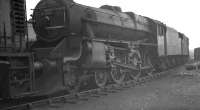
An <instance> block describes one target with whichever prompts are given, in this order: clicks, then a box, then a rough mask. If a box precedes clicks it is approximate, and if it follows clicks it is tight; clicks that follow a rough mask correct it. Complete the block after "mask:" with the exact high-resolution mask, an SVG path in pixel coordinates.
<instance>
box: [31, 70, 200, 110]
mask: <svg viewBox="0 0 200 110" xmlns="http://www.w3.org/2000/svg"><path fill="white" fill-rule="evenodd" d="M199 74H200V72H198V71H186V70H184V68H183V67H181V68H178V69H177V70H176V72H173V74H172V75H169V76H167V77H165V78H161V79H157V80H155V81H151V82H148V83H145V84H142V85H140V86H136V87H133V88H129V89H126V90H123V91H120V92H117V93H111V94H109V95H108V96H102V97H100V98H89V100H88V101H79V102H77V104H66V103H65V104H56V105H54V106H45V107H40V108H35V109H34V110H200V75H199Z"/></svg>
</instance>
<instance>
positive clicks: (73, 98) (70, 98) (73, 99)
mask: <svg viewBox="0 0 200 110" xmlns="http://www.w3.org/2000/svg"><path fill="white" fill-rule="evenodd" d="M175 70H176V68H173V69H170V70H168V71H163V72H157V73H154V75H152V76H145V77H142V78H140V79H139V80H138V81H134V80H131V81H127V82H124V83H123V84H110V85H108V86H106V87H104V88H95V89H91V90H87V91H83V92H79V93H75V94H67V95H62V96H57V97H49V98H43V99H42V98H41V99H38V100H33V101H30V102H24V103H20V104H17V105H16V104H13V105H8V106H6V107H2V108H0V109H1V110H22V109H23V110H30V109H32V108H35V107H39V106H42V105H49V106H56V105H57V104H58V103H70V104H76V103H77V102H78V101H87V100H89V98H98V97H101V96H105V95H109V94H112V93H115V92H119V91H122V90H124V89H129V88H132V87H135V86H137V85H140V84H143V83H145V82H149V81H151V80H153V79H156V78H159V77H161V76H164V75H169V74H170V73H172V72H173V71H175ZM0 101H3V100H1V99H0Z"/></svg>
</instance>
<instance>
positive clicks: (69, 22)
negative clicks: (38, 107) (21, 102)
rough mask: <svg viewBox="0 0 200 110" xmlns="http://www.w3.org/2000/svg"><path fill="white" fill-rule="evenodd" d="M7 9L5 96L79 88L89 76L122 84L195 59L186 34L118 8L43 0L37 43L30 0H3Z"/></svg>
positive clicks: (0, 22)
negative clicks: (29, 27)
mask: <svg viewBox="0 0 200 110" xmlns="http://www.w3.org/2000/svg"><path fill="white" fill-rule="evenodd" d="M8 1H9V2H8ZM0 6H1V7H3V8H1V10H0V12H1V13H0V14H3V15H0V36H1V42H0V43H1V44H0V45H1V51H0V70H1V74H0V97H2V98H8V97H11V98H13V97H19V96H27V95H48V94H53V93H56V92H58V91H63V90H64V91H65V90H67V91H68V92H70V93H73V92H77V91H78V90H79V88H80V87H81V86H83V85H84V84H87V83H91V82H89V81H90V80H88V79H90V78H93V79H94V82H93V83H94V84H95V85H96V86H97V87H104V86H105V85H106V84H108V83H109V82H114V83H118V84H121V83H123V82H124V81H126V80H137V79H138V78H140V77H143V76H145V75H151V74H153V71H162V70H166V69H168V68H171V67H174V66H177V65H180V64H184V63H185V62H186V61H187V59H188V55H189V49H188V47H189V40H188V38H187V37H186V36H185V35H184V34H182V33H180V32H177V31H176V30H175V29H173V28H170V27H168V26H166V25H165V24H163V23H162V22H159V21H156V20H153V19H151V18H148V17H144V16H140V15H137V14H134V13H133V12H122V11H121V8H120V7H117V6H108V5H104V6H101V7H100V8H93V7H88V6H84V5H81V4H78V3H75V2H73V1H71V0H41V1H40V2H39V3H38V4H37V6H36V7H35V9H34V12H33V16H32V19H33V20H32V24H33V27H34V30H35V32H36V35H37V41H35V42H34V43H30V42H29V40H28V39H29V37H28V35H27V28H26V27H27V26H26V12H25V1H24V0H1V2H0ZM6 11H8V12H6ZM8 18H9V19H8Z"/></svg>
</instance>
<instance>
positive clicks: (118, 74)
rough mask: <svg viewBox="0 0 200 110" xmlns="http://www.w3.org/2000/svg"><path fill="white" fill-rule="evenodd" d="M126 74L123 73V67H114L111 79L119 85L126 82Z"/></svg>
mask: <svg viewBox="0 0 200 110" xmlns="http://www.w3.org/2000/svg"><path fill="white" fill-rule="evenodd" d="M125 77H126V72H124V71H123V69H122V68H121V67H118V66H113V67H112V69H111V78H112V80H113V81H114V82H115V83H117V84H121V83H123V81H124V80H125Z"/></svg>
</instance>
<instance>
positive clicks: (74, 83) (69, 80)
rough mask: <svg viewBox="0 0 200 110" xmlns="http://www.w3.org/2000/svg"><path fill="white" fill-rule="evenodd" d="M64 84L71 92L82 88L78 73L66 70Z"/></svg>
mask: <svg viewBox="0 0 200 110" xmlns="http://www.w3.org/2000/svg"><path fill="white" fill-rule="evenodd" d="M64 85H65V88H66V89H67V91H68V92H69V93H77V92H78V91H79V88H80V85H81V84H80V80H79V77H78V75H77V73H74V72H71V71H70V72H65V73H64Z"/></svg>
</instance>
